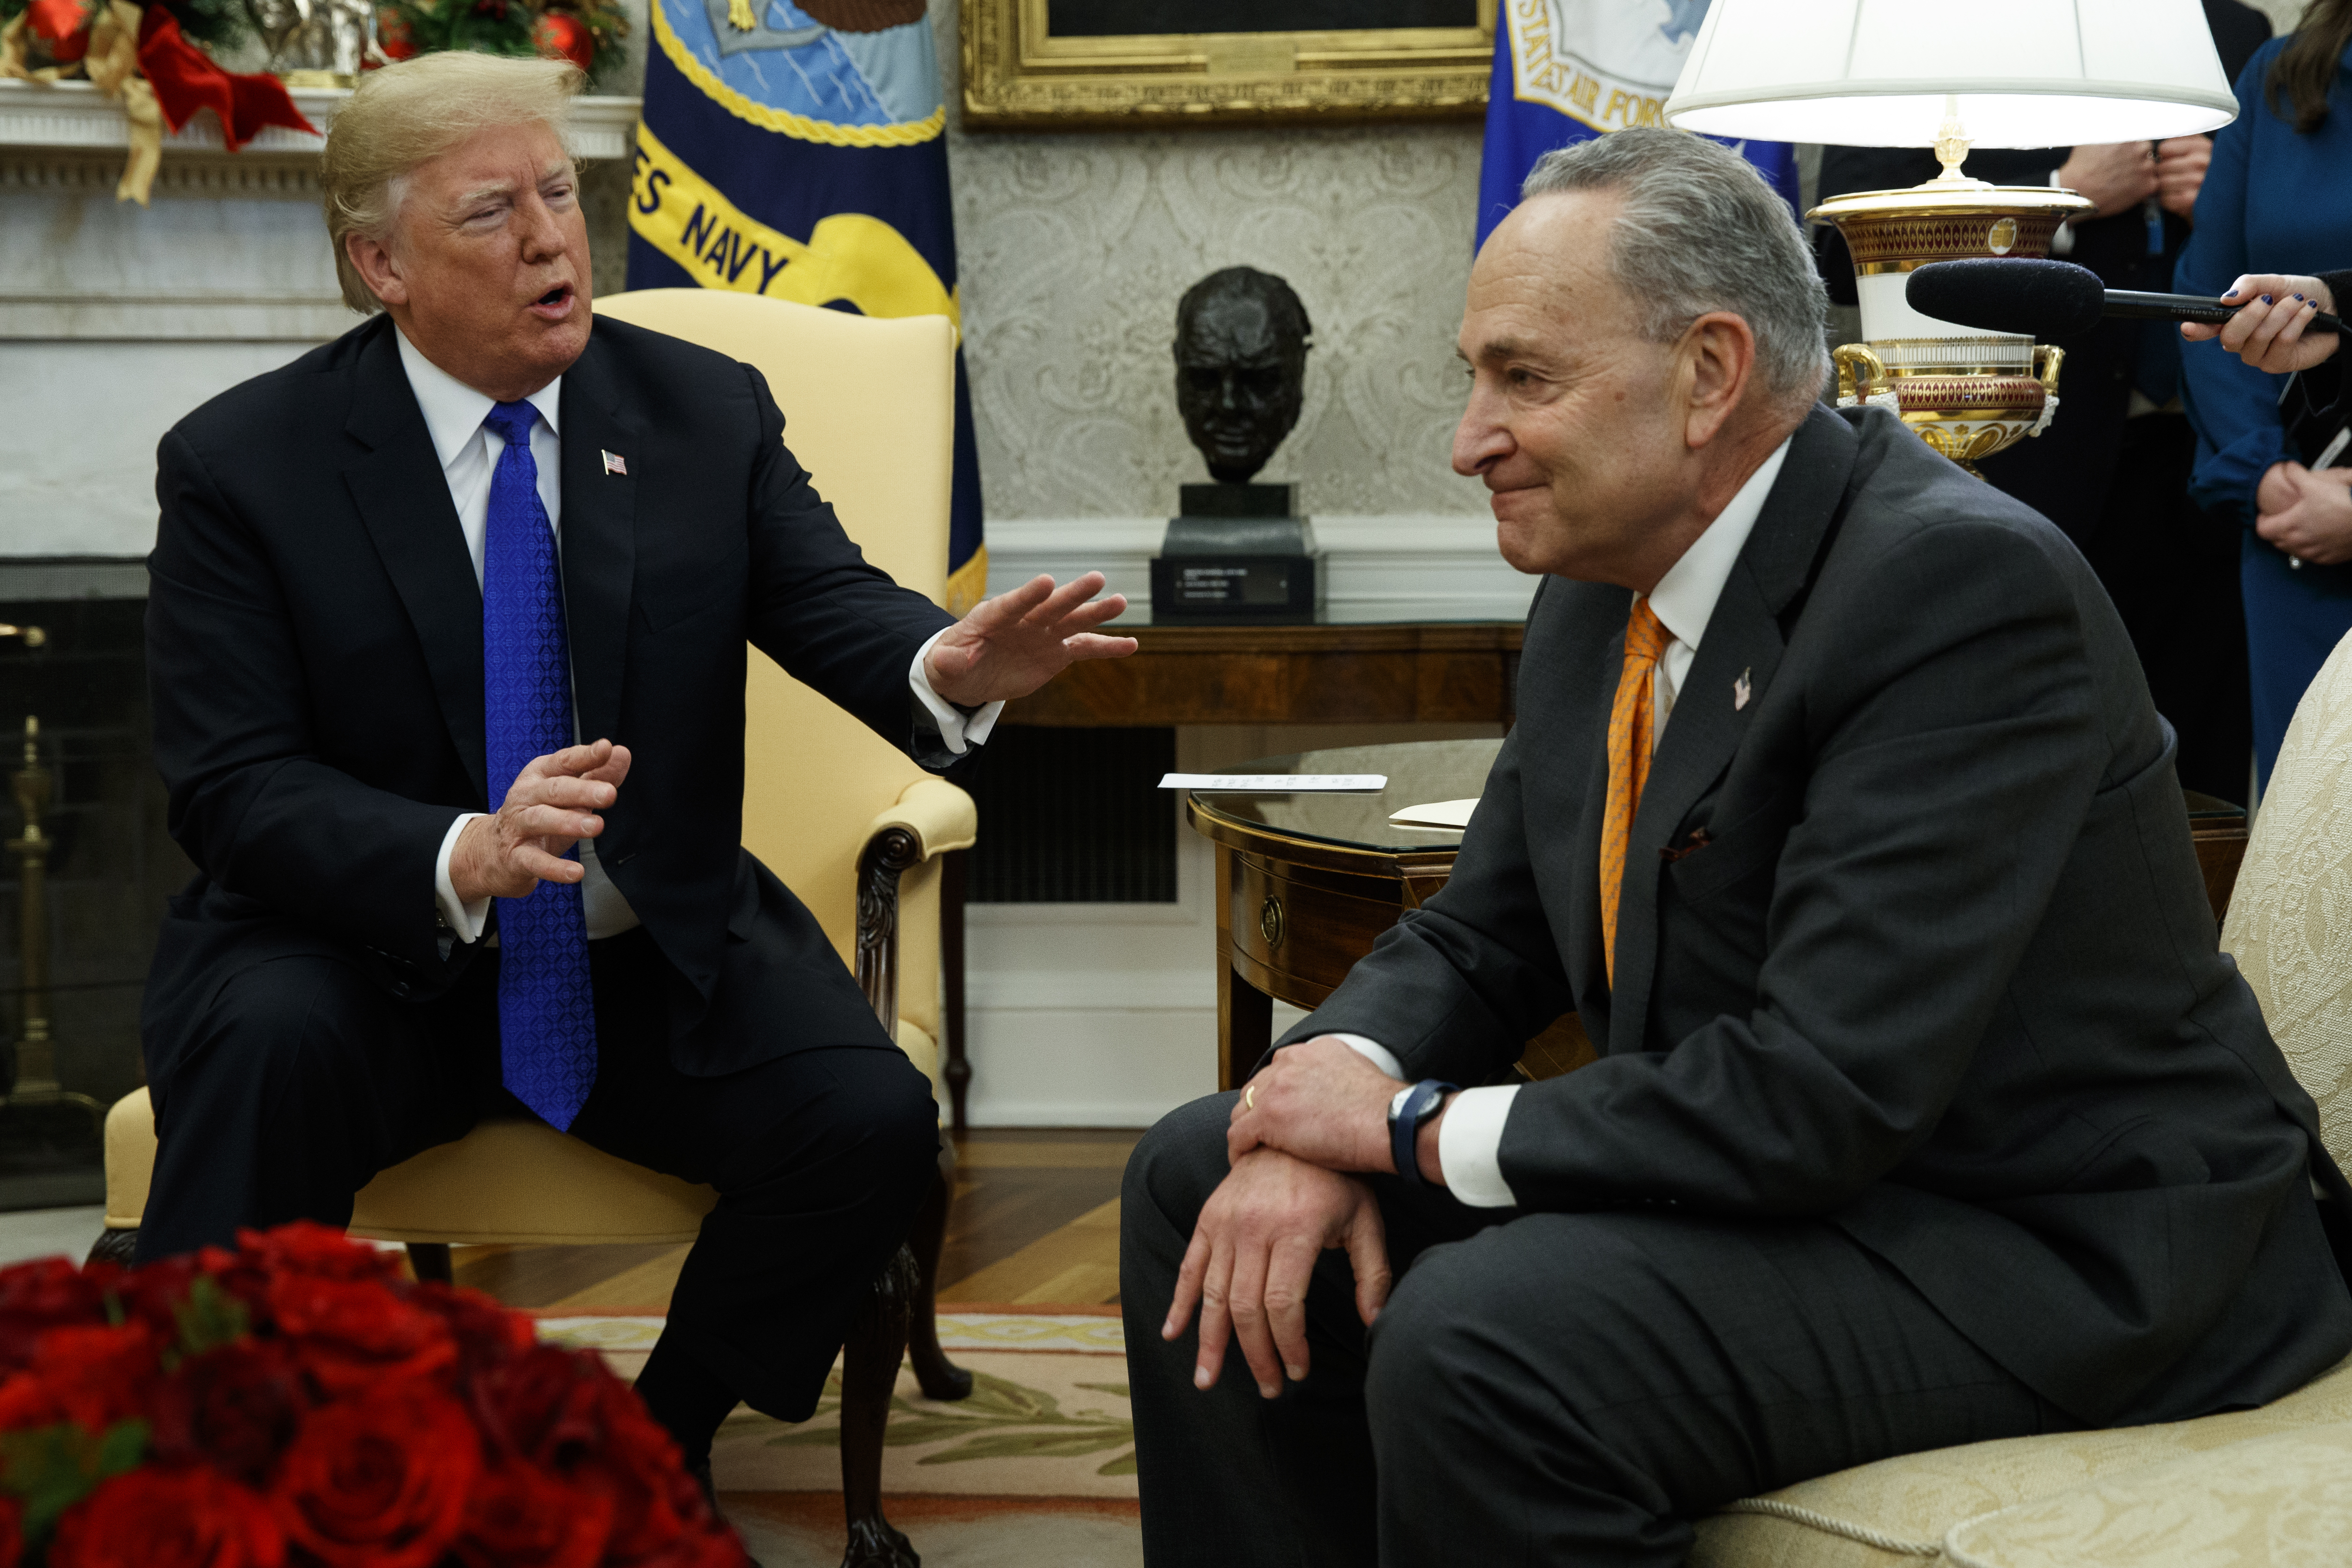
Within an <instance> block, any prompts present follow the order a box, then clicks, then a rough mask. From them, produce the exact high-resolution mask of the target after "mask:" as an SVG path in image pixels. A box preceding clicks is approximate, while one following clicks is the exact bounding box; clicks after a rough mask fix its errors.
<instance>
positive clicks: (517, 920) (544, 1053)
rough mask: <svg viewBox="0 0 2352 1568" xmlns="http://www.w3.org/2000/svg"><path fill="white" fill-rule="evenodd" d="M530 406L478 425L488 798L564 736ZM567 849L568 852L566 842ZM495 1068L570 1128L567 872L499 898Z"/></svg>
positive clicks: (582, 968) (590, 1030) (551, 578)
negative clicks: (489, 448)
mask: <svg viewBox="0 0 2352 1568" xmlns="http://www.w3.org/2000/svg"><path fill="white" fill-rule="evenodd" d="M538 418H539V411H538V410H537V409H535V408H533V407H532V406H531V405H530V404H528V403H501V404H499V405H497V406H496V407H494V408H492V409H491V410H490V413H489V416H488V418H486V419H484V420H483V421H482V423H483V424H484V425H485V426H488V427H489V428H490V429H492V430H495V431H497V432H498V434H499V438H500V439H501V440H503V441H505V442H506V444H507V445H506V450H504V451H502V452H500V453H499V464H498V468H496V469H495V470H493V471H492V473H491V475H490V504H489V516H488V527H487V529H486V530H485V534H484V539H483V544H482V709H483V717H484V720H485V723H484V726H483V728H484V735H483V739H484V741H485V742H487V743H486V745H485V747H484V752H485V754H486V761H487V763H488V767H489V785H490V805H491V806H492V808H493V809H495V808H496V807H497V806H498V805H499V803H500V802H501V801H503V800H505V799H506V795H507V791H508V790H509V789H510V788H512V787H513V785H514V781H515V776H516V775H517V774H518V773H521V772H522V770H523V769H524V768H526V767H528V766H529V765H530V763H531V762H532V761H533V760H534V759H535V758H539V757H543V756H546V755H547V754H548V753H550V752H560V751H562V749H563V748H564V747H566V746H568V745H570V744H572V655H571V647H570V641H569V639H568V637H566V635H565V630H564V624H563V582H562V573H561V572H560V571H559V570H558V563H557V561H556V556H555V531H554V529H552V528H551V527H550V526H549V524H548V520H547V508H546V507H545V506H544V505H542V504H541V501H540V499H539V465H538V464H537V463H536V462H535V461H533V460H532V458H531V455H530V431H531V426H532V425H533V424H534V423H535V422H536V421H537V420H538ZM572 853H576V851H574V852H572ZM499 1075H500V1077H501V1079H503V1081H504V1082H505V1084H506V1086H507V1088H509V1089H512V1090H513V1091H514V1095H515V1098H516V1099H518V1100H521V1101H522V1102H523V1103H524V1104H525V1105H527V1106H529V1107H530V1109H531V1110H533V1111H534V1112H536V1113H537V1114H538V1115H539V1116H540V1117H541V1118H542V1119H544V1120H545V1121H546V1122H547V1123H548V1125H550V1126H551V1127H554V1128H556V1129H558V1130H559V1131H562V1130H568V1129H569V1128H570V1127H571V1125H572V1118H574V1117H576V1116H578V1115H579V1114H580V1108H581V1106H583V1104H585V1103H586V1102H587V1100H588V1089H589V1087H590V1086H591V1085H592V1084H593V1083H594V1082H595V1081H596V1006H595V994H594V992H593V989H592V988H591V986H590V983H589V977H588V926H587V921H586V919H585V915H584V912H583V907H582V905H581V901H580V885H579V884H578V883H577V882H568V883H567V882H541V883H540V884H539V885H538V886H536V887H534V888H533V889H531V890H530V894H529V895H528V896H526V897H523V898H520V899H500V900H499Z"/></svg>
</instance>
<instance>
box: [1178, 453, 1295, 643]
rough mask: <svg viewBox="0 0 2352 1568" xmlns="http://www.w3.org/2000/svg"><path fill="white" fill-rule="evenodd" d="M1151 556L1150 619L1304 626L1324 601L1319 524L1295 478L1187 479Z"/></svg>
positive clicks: (1199, 622) (1197, 622)
mask: <svg viewBox="0 0 2352 1568" xmlns="http://www.w3.org/2000/svg"><path fill="white" fill-rule="evenodd" d="M1178 494H1179V506H1180V510H1181V515H1180V516H1177V517H1173V518H1171V519H1169V520H1168V531H1167V533H1166V535H1165V536H1164V537H1163V538H1162V539H1161V541H1160V553H1159V554H1158V555H1156V556H1154V557H1153V558H1152V561H1151V618H1152V619H1153V620H1154V621H1155V622H1158V621H1185V622H1191V623H1193V624H1196V625H1198V624H1214V623H1219V622H1223V623H1226V624H1234V623H1249V624H1255V625H1261V626H1265V625H1272V626H1284V625H1300V624H1305V623H1308V622H1312V621H1313V620H1314V619H1315V618H1316V615H1317V613H1318V611H1319V610H1320V609H1321V608H1322V606H1323V574H1322V573H1321V572H1320V571H1319V570H1318V565H1319V563H1318V560H1317V554H1318V552H1317V551H1316V548H1315V530H1314V527H1313V525H1312V524H1311V523H1309V522H1308V521H1307V519H1305V518H1303V517H1297V516H1294V515H1293V514H1292V509H1293V506H1294V504H1295V501H1296V499H1297V487H1296V486H1293V485H1255V484H1211V485H1184V486H1182V487H1181V488H1180V489H1179V492H1178Z"/></svg>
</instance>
